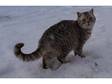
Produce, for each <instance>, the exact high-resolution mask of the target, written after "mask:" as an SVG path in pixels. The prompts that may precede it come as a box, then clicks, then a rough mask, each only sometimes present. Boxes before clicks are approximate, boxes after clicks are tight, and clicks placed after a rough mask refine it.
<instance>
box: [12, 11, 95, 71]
mask: <svg viewBox="0 0 112 84" xmlns="http://www.w3.org/2000/svg"><path fill="white" fill-rule="evenodd" d="M77 15H78V19H77V20H76V21H74V20H63V21H61V22H59V23H57V24H55V25H53V26H51V27H50V28H49V29H47V30H46V31H45V32H44V34H43V35H42V37H41V39H40V41H39V47H38V48H37V50H35V51H34V52H32V53H30V54H24V53H23V52H22V51H21V48H22V47H23V45H24V44H23V43H18V44H17V45H16V46H15V49H14V52H15V55H16V56H17V57H18V58H20V59H22V60H23V61H31V60H35V59H38V58H40V57H41V56H42V57H43V68H45V69H46V68H49V66H51V65H53V63H52V62H51V61H52V59H53V58H54V57H56V58H57V60H59V61H60V62H61V63H64V62H66V61H65V57H66V56H67V54H68V53H69V52H70V51H71V50H74V53H75V55H79V56H81V57H84V55H83V54H82V48H83V46H84V44H85V42H86V41H87V40H88V38H89V37H90V35H91V30H92V28H93V25H94V24H95V20H96V18H95V16H94V14H93V9H91V10H90V11H87V12H82V13H79V12H78V13H77Z"/></svg>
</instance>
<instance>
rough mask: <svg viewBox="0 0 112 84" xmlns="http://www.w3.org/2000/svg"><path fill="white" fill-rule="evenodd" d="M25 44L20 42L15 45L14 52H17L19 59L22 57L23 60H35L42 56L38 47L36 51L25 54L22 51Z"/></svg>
mask: <svg viewBox="0 0 112 84" xmlns="http://www.w3.org/2000/svg"><path fill="white" fill-rule="evenodd" d="M23 46H24V43H18V44H16V45H15V48H14V53H15V55H16V57H18V58H19V59H21V60H23V61H33V60H36V59H39V58H40V57H41V55H40V48H38V49H37V50H36V51H34V52H32V53H30V54H24V53H23V52H22V51H21V48H22V47H23Z"/></svg>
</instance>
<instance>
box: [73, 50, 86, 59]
mask: <svg viewBox="0 0 112 84" xmlns="http://www.w3.org/2000/svg"><path fill="white" fill-rule="evenodd" d="M74 54H75V56H76V55H78V56H80V57H81V58H84V57H85V55H84V54H83V53H82V49H77V50H75V51H74Z"/></svg>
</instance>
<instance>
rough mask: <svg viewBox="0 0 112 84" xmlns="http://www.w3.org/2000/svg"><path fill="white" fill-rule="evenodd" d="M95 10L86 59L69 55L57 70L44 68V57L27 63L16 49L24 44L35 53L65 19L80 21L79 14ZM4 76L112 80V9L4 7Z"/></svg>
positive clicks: (0, 71) (0, 16)
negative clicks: (43, 38)
mask: <svg viewBox="0 0 112 84" xmlns="http://www.w3.org/2000/svg"><path fill="white" fill-rule="evenodd" d="M91 8H94V13H95V16H96V19H97V20H96V24H95V26H94V28H93V32H92V36H91V38H90V39H89V40H88V41H87V43H86V45H85V46H84V54H85V55H86V58H83V59H82V58H80V57H78V56H74V54H73V53H72V52H71V53H70V54H69V55H68V57H67V58H68V59H69V60H70V62H69V63H66V64H63V65H61V67H60V68H59V69H57V70H50V69H47V70H44V69H42V58H40V59H39V60H36V61H32V62H23V61H21V60H19V59H18V58H16V57H15V55H14V52H13V50H14V46H15V44H16V43H19V42H23V43H24V44H25V46H24V47H23V48H22V51H23V52H24V53H31V52H33V51H34V50H35V49H36V48H37V46H38V41H39V39H40V37H41V36H42V34H43V32H44V31H45V30H46V29H48V28H49V27H50V26H52V25H53V24H55V23H57V22H59V21H61V20H76V19H77V12H78V11H79V12H83V11H87V10H90V9H91ZM0 45H1V47H0V77H36V78H69V77H70V78H77V77H78V78H93V77H112V7H72V6H65V7H0Z"/></svg>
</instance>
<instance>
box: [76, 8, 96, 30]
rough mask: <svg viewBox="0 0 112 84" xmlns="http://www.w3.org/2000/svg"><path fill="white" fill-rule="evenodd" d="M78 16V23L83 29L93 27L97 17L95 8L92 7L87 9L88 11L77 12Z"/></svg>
mask: <svg viewBox="0 0 112 84" xmlns="http://www.w3.org/2000/svg"><path fill="white" fill-rule="evenodd" d="M77 16H78V19H77V21H78V24H79V26H80V27H81V28H83V29H92V28H93V26H94V24H95V21H96V18H95V15H94V10H93V9H91V10H90V11H86V12H82V13H80V12H77Z"/></svg>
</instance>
